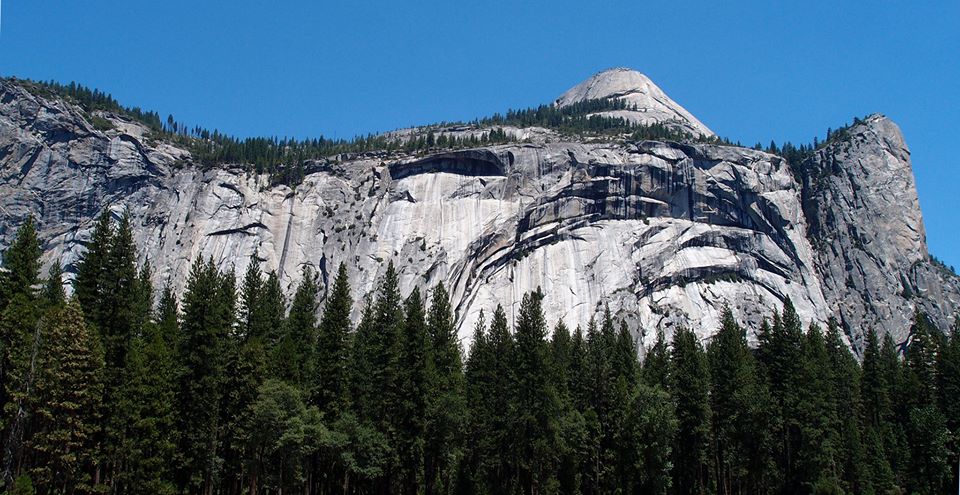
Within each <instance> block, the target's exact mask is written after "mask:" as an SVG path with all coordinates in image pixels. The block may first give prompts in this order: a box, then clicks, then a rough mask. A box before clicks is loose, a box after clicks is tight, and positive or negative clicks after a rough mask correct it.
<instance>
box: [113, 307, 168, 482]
mask: <svg viewBox="0 0 960 495" xmlns="http://www.w3.org/2000/svg"><path fill="white" fill-rule="evenodd" d="M165 298H172V294H169V293H167V294H166V295H165ZM163 305H165V306H162V307H161V310H162V311H163V312H166V314H163V313H161V319H160V320H159V321H158V323H152V322H151V323H148V324H147V325H145V327H144V333H143V335H142V336H139V337H137V338H135V339H134V342H133V346H132V348H131V351H130V354H129V357H128V361H127V369H126V380H125V383H124V387H123V397H122V403H123V404H124V405H125V406H124V415H123V416H122V418H121V419H122V420H123V421H124V425H125V427H126V428H125V436H124V442H123V444H122V446H121V447H122V449H121V450H122V452H123V453H124V459H125V462H124V464H123V465H124V467H125V469H124V471H123V472H122V473H121V476H119V479H118V480H117V484H116V485H115V489H118V490H119V491H122V492H124V493H140V494H153V493H156V494H165V493H174V492H175V488H176V487H175V485H174V483H173V472H172V470H171V469H170V468H171V466H170V459H172V458H174V456H175V453H176V432H175V431H174V426H175V424H176V413H177V411H176V409H175V399H176V386H177V365H176V354H175V347H174V345H175V342H174V341H173V340H172V339H170V337H169V336H168V335H167V334H168V333H170V332H171V329H170V328H169V327H170V325H176V319H175V318H176V315H175V311H176V306H175V305H176V301H175V300H171V299H166V300H165V301H163ZM170 311H173V312H174V316H173V318H174V320H173V321H172V322H171V321H170V318H171V316H170V314H169V312H170ZM173 333H174V335H175V330H173Z"/></svg>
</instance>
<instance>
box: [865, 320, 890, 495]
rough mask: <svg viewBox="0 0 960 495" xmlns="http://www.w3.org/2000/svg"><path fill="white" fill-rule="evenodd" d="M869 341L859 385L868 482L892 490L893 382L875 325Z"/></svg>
mask: <svg viewBox="0 0 960 495" xmlns="http://www.w3.org/2000/svg"><path fill="white" fill-rule="evenodd" d="M866 341H867V342H866V347H865V348H864V351H863V365H862V370H863V371H862V372H863V378H862V382H861V383H862V385H861V387H860V396H861V398H862V399H861V401H862V403H863V440H864V450H865V459H866V465H865V466H864V470H865V474H864V476H865V478H866V482H865V485H866V486H868V487H871V488H873V489H874V490H875V491H876V492H877V493H889V492H891V491H892V490H893V486H894V477H893V470H892V469H891V467H890V461H889V460H888V459H889V458H888V455H889V453H890V452H888V449H889V447H890V446H892V445H894V444H895V443H896V442H895V440H894V438H895V435H894V431H893V427H894V426H893V421H894V416H893V409H892V406H891V393H892V386H893V384H892V383H891V382H890V374H889V373H888V372H887V371H886V370H884V366H883V364H884V363H883V361H882V360H881V356H880V342H879V339H878V338H877V332H876V331H875V330H873V329H870V330H868V331H867V338H866Z"/></svg>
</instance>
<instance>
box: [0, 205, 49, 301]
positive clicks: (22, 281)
mask: <svg viewBox="0 0 960 495" xmlns="http://www.w3.org/2000/svg"><path fill="white" fill-rule="evenodd" d="M40 254H41V252H40V242H39V241H38V240H37V229H36V226H35V225H34V222H33V217H32V216H30V217H27V219H26V221H24V222H23V225H21V226H20V228H19V229H17V235H16V237H15V238H14V240H13V242H12V243H11V244H10V247H8V248H7V250H6V251H4V253H3V270H2V271H0V311H3V310H4V309H6V307H7V305H8V304H10V302H11V301H12V300H13V299H14V298H15V297H16V296H17V295H24V296H27V298H28V299H31V300H32V299H33V297H34V285H36V284H37V282H38V281H39V277H40Z"/></svg>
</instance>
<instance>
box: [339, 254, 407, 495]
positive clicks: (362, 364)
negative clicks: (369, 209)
mask: <svg viewBox="0 0 960 495" xmlns="http://www.w3.org/2000/svg"><path fill="white" fill-rule="evenodd" d="M403 322H404V314H403V306H402V300H401V298H400V288H399V278H398V275H397V272H396V269H395V268H394V266H393V263H392V262H391V263H390V264H389V265H388V266H387V270H386V272H385V274H384V276H383V279H382V280H381V281H380V284H379V287H378V289H377V297H376V300H375V302H374V303H373V304H372V305H368V308H367V309H366V310H365V315H364V318H362V319H361V322H360V325H359V326H358V327H357V332H356V335H355V338H354V344H355V345H354V347H353V353H352V356H351V360H352V362H351V371H350V373H349V375H350V377H351V382H352V383H351V390H352V391H353V400H354V402H353V403H354V406H355V411H356V412H357V416H358V419H359V422H360V424H361V425H364V426H366V425H370V426H371V427H373V428H375V429H376V430H377V431H379V433H380V434H381V435H383V436H384V437H386V438H387V440H388V442H389V443H390V445H391V446H394V445H395V444H394V441H395V432H396V423H397V422H398V421H399V417H398V416H399V415H398V414H397V409H398V400H399V399H398V397H397V388H396V387H397V375H398V371H399V370H398V364H399V352H398V351H399V349H398V345H397V344H398V340H399V334H400V331H401V328H402V326H403ZM384 458H385V459H386V461H387V464H386V466H385V468H384V473H383V474H384V476H383V477H382V478H380V479H379V480H377V482H376V483H375V485H376V487H377V489H378V490H390V489H394V488H395V487H394V486H393V485H394V483H395V481H396V479H395V474H396V463H395V452H394V451H392V449H391V451H390V452H386V453H384Z"/></svg>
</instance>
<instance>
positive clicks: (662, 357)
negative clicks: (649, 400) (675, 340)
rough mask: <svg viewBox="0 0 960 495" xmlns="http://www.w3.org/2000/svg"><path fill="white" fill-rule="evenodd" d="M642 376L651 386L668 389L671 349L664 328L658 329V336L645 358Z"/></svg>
mask: <svg viewBox="0 0 960 495" xmlns="http://www.w3.org/2000/svg"><path fill="white" fill-rule="evenodd" d="M641 376H642V377H643V382H644V383H646V384H647V385H648V386H650V387H654V388H660V389H661V390H667V389H668V388H669V383H668V382H669V378H668V377H669V376H670V349H669V348H668V347H667V339H666V337H664V335H663V330H657V338H656V340H655V341H654V343H653V346H652V347H651V348H650V350H648V351H647V354H646V356H645V357H644V360H643V368H642V373H641Z"/></svg>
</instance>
